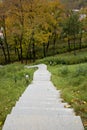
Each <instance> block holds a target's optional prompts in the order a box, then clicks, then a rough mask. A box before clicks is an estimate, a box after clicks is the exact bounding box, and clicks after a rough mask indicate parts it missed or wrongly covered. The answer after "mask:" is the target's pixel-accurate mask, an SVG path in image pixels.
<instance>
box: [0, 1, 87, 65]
mask: <svg viewBox="0 0 87 130" xmlns="http://www.w3.org/2000/svg"><path fill="white" fill-rule="evenodd" d="M70 2H72V3H73V9H72V8H71V7H70V4H69V3H70ZM84 2H85V3H86V1H85V0H84V1H83V2H82V1H81V0H78V2H77V1H76V0H70V1H68V0H65V2H64V1H63V0H61V1H59V0H50V1H49V0H15V1H14V0H6V1H5V0H3V1H1V2H0V64H7V63H11V62H14V61H21V62H22V63H23V62H25V63H26V64H27V62H28V61H29V62H32V61H33V62H34V61H35V60H36V59H40V58H43V57H46V56H51V55H55V54H60V53H64V52H71V51H74V55H76V50H81V49H82V48H86V47H87V36H86V35H87V29H86V28H87V17H86V14H87V7H86V6H84ZM77 3H78V5H77ZM80 5H81V6H80ZM85 5H86V4H85ZM75 7H77V9H78V11H75V9H76V8H75Z"/></svg>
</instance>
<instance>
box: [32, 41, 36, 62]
mask: <svg viewBox="0 0 87 130" xmlns="http://www.w3.org/2000/svg"><path fill="white" fill-rule="evenodd" d="M32 51H33V62H35V60H36V54H35V44H34V42H33V43H32Z"/></svg>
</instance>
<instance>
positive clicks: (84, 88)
mask: <svg viewBox="0 0 87 130" xmlns="http://www.w3.org/2000/svg"><path fill="white" fill-rule="evenodd" d="M86 62H87V49H86V50H83V51H80V52H79V51H78V53H77V55H75V56H74V55H73V52H71V53H65V54H60V55H56V56H51V57H47V58H44V59H41V60H37V61H36V62H35V64H38V63H46V64H47V65H48V69H49V71H50V72H51V73H52V81H53V83H54V85H55V86H56V87H57V89H60V90H61V96H62V97H63V99H64V101H65V102H68V103H69V104H70V106H71V107H73V108H74V110H75V112H76V114H77V115H80V116H81V118H82V120H83V124H84V126H85V130H87V63H86ZM34 71H35V69H26V68H24V65H22V64H18V63H14V64H10V65H6V66H4V67H1V68H0V130H1V128H2V125H3V123H4V120H5V118H6V116H7V114H8V113H10V111H11V109H12V107H13V106H14V105H15V103H16V101H17V100H18V99H19V97H20V96H21V94H22V93H23V91H24V90H25V88H26V87H27V85H28V84H29V83H30V82H31V80H32V76H33V72H34ZM25 75H29V80H26V79H25Z"/></svg>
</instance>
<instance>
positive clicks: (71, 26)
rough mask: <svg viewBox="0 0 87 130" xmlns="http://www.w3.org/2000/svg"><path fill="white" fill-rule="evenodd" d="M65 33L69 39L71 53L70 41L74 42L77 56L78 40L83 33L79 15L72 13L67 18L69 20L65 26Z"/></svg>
mask: <svg viewBox="0 0 87 130" xmlns="http://www.w3.org/2000/svg"><path fill="white" fill-rule="evenodd" d="M63 31H64V34H65V35H66V36H67V39H68V48H69V51H70V41H71V40H73V45H74V54H75V55H76V51H75V50H76V40H77V38H78V37H79V36H80V34H81V31H82V24H81V22H80V20H79V15H78V14H76V13H74V12H71V14H70V16H69V17H68V18H67V20H66V22H65V24H64V28H63ZM80 38H81V37H80Z"/></svg>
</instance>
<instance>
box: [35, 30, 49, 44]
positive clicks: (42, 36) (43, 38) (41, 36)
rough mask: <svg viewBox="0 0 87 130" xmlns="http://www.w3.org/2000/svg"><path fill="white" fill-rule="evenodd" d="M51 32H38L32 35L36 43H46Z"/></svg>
mask: <svg viewBox="0 0 87 130" xmlns="http://www.w3.org/2000/svg"><path fill="white" fill-rule="evenodd" d="M50 35H51V33H43V32H40V33H39V32H38V33H36V34H35V35H34V39H35V41H36V42H37V43H47V42H48V38H49V36H50Z"/></svg>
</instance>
